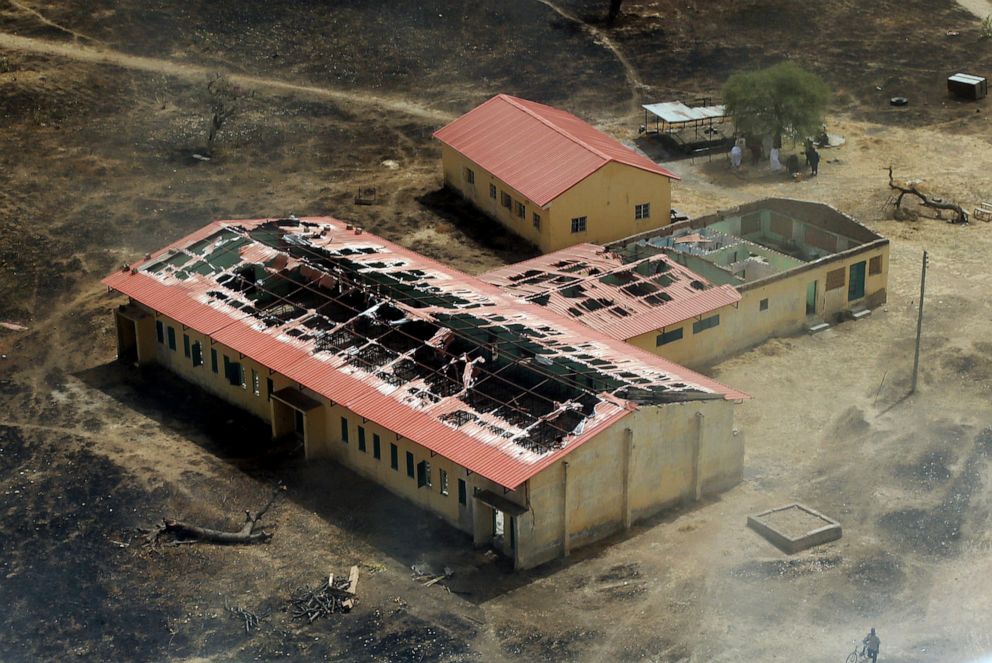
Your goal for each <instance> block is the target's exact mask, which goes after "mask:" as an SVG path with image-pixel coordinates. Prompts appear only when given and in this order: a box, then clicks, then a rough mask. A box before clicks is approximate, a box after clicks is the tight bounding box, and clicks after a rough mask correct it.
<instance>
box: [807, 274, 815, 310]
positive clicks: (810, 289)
mask: <svg viewBox="0 0 992 663" xmlns="http://www.w3.org/2000/svg"><path fill="white" fill-rule="evenodd" d="M815 314H816V281H813V282H811V283H810V284H809V285H807V286H806V315H815Z"/></svg>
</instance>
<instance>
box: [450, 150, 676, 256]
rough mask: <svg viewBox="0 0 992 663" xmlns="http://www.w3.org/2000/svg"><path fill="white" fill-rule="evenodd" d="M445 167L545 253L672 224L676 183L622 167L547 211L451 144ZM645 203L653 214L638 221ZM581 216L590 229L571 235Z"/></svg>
mask: <svg viewBox="0 0 992 663" xmlns="http://www.w3.org/2000/svg"><path fill="white" fill-rule="evenodd" d="M441 165H442V169H443V171H444V182H445V184H447V185H448V186H450V187H452V188H454V189H456V190H457V191H458V192H460V193H461V194H462V196H464V197H465V198H466V199H467V200H469V201H471V202H472V203H473V204H474V205H475V206H476V207H478V208H479V209H480V210H482V211H483V212H485V213H486V214H487V215H489V216H490V217H492V218H493V219H496V220H497V221H499V222H500V223H501V224H502V225H503V226H505V227H506V228H507V229H509V230H510V231H512V232H514V233H516V234H517V235H520V236H521V237H524V238H525V239H527V240H529V241H530V242H533V243H534V244H535V245H536V246H537V247H538V248H540V249H541V251H542V252H544V253H549V252H551V251H557V250H558V249H561V248H565V247H567V246H572V245H573V244H580V243H582V242H597V243H606V242H612V241H614V240H617V239H621V238H624V237H627V236H629V235H632V234H634V233H640V232H645V231H648V230H652V229H654V228H660V227H662V226H665V225H668V224H669V223H670V222H671V207H672V205H671V202H672V195H671V194H672V186H671V180H669V179H668V178H667V177H665V176H663V175H658V174H657V173H649V172H647V171H644V170H641V169H639V168H633V167H631V166H625V165H623V164H619V163H608V164H606V165H605V166H603V167H602V168H600V169H599V170H597V171H596V172H595V173H593V174H591V175H590V176H589V177H587V178H586V179H585V180H583V181H582V182H580V183H579V184H577V185H575V186H574V187H572V188H571V189H569V190H568V191H565V192H564V193H562V194H561V195H560V196H558V197H557V198H555V199H554V200H553V201H551V202H550V203H549V204H548V205H547V206H546V207H544V208H541V207H539V206H538V205H537V204H536V203H534V202H532V201H531V200H529V199H527V198H525V197H524V196H523V195H521V194H520V193H519V192H518V191H516V190H515V189H512V188H511V187H509V186H507V185H506V183H505V182H503V181H502V180H499V179H497V178H495V177H493V176H492V175H491V174H490V173H488V172H487V171H485V170H483V169H482V168H481V167H480V166H479V165H478V164H475V163H473V162H472V161H469V160H468V159H466V158H465V157H464V156H463V155H462V154H460V153H459V152H457V151H455V150H453V149H452V148H450V147H448V146H447V145H442V146H441ZM466 168H471V169H472V171H473V172H474V173H475V184H474V185H471V184H469V183H468V182H467V181H466V179H465V169H466ZM490 184H494V185H495V186H496V198H491V197H490V195H489V185H490ZM503 191H505V192H507V193H509V194H510V197H511V198H512V199H513V203H512V204H511V207H510V209H507V208H505V207H503V206H502V205H501V198H502V195H501V194H502V192H503ZM518 201H519V202H522V203H524V204H525V206H526V208H527V209H526V213H525V215H524V218H522V219H521V218H519V217H518V216H517V215H516V203H517V202H518ZM640 203H650V204H651V216H650V217H649V218H648V219H643V220H640V221H638V220H635V219H634V206H635V205H637V204H640ZM533 212H537V213H538V214H540V215H541V228H540V230H537V229H535V228H534V225H533V222H532V216H531V215H532V213H533ZM580 216H585V217H587V219H588V230H587V231H586V232H583V233H572V232H571V226H572V219H573V218H576V217H580Z"/></svg>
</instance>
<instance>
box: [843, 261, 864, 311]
mask: <svg viewBox="0 0 992 663" xmlns="http://www.w3.org/2000/svg"><path fill="white" fill-rule="evenodd" d="M864 296H865V262H864V261H861V262H856V263H854V264H853V265H851V274H850V278H849V279H848V281H847V301H849V302H853V301H854V300H855V299H861V298H862V297H864Z"/></svg>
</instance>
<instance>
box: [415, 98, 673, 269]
mask: <svg viewBox="0 0 992 663" xmlns="http://www.w3.org/2000/svg"><path fill="white" fill-rule="evenodd" d="M434 137H435V138H437V139H438V140H439V141H440V142H441V165H442V170H443V173H444V183H445V186H447V187H450V188H451V189H454V190H456V191H458V193H459V194H461V196H463V197H464V198H465V199H466V200H468V201H469V202H471V203H472V204H473V205H474V206H476V207H477V208H478V209H480V210H481V211H482V212H484V213H485V214H487V215H488V216H489V217H491V218H492V219H494V220H495V221H497V222H499V223H501V224H502V225H503V226H505V227H506V228H507V229H508V230H510V231H511V232H514V233H516V234H518V235H520V236H522V237H524V238H525V239H527V240H529V241H531V242H532V243H533V244H535V245H536V246H538V247H539V248H540V249H541V250H542V251H543V252H549V251H555V250H557V249H560V248H564V247H566V246H571V245H573V244H579V243H583V242H599V243H602V242H609V241H613V240H617V239H620V238H622V237H626V236H628V235H631V234H634V233H638V232H643V231H645V230H650V229H652V228H658V227H661V226H664V225H666V224H667V223H669V222H670V215H671V181H672V180H677V179H678V177H677V176H676V175H675V174H673V173H672V172H671V171H669V170H668V169H666V168H664V167H662V166H660V165H658V164H657V163H655V162H654V161H652V160H651V159H649V158H648V157H646V156H644V155H643V154H641V153H639V152H637V151H635V150H634V149H632V148H630V147H627V146H626V145H624V144H622V143H620V142H619V141H618V140H616V139H615V138H613V137H611V136H608V135H606V134H605V133H603V132H602V131H599V130H598V129H596V128H594V127H592V126H590V125H589V124H587V123H586V122H584V121H582V120H580V119H579V118H578V117H576V116H575V115H572V114H571V113H568V112H566V111H563V110H560V109H557V108H552V107H551V106H546V105H544V104H539V103H536V102H533V101H528V100H526V99H519V98H517V97H512V96H510V95H505V94H500V95H497V96H495V97H493V98H491V99H489V100H488V101H486V102H485V103H483V104H481V105H479V106H478V107H476V108H474V109H472V110H471V111H469V112H468V113H466V114H464V115H462V116H461V117H459V118H458V119H456V120H454V121H453V122H451V123H450V124H448V125H446V126H444V127H442V128H441V129H438V130H437V131H436V132H435V133H434Z"/></svg>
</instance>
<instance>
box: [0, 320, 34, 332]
mask: <svg viewBox="0 0 992 663" xmlns="http://www.w3.org/2000/svg"><path fill="white" fill-rule="evenodd" d="M0 327H3V328H4V329H9V330H10V331H27V330H28V328H27V327H25V326H24V325H19V324H17V323H16V322H0Z"/></svg>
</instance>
